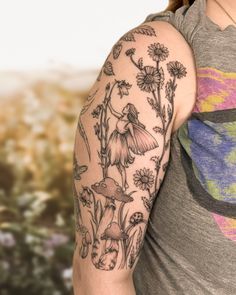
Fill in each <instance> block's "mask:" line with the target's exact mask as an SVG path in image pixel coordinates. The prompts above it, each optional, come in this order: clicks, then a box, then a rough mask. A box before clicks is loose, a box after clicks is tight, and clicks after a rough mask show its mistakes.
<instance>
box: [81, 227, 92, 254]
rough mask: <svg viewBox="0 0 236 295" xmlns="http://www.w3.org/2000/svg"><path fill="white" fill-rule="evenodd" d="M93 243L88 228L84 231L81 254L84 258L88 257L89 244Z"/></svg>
mask: <svg viewBox="0 0 236 295" xmlns="http://www.w3.org/2000/svg"><path fill="white" fill-rule="evenodd" d="M90 244H92V240H91V236H90V233H89V232H88V230H86V232H85V233H83V236H82V245H81V247H80V256H81V257H82V258H86V257H87V255H88V251H89V245H90Z"/></svg>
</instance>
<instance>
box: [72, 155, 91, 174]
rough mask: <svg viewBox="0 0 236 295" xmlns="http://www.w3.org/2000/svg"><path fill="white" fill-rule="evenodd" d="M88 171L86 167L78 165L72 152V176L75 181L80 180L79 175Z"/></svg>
mask: <svg viewBox="0 0 236 295" xmlns="http://www.w3.org/2000/svg"><path fill="white" fill-rule="evenodd" d="M87 170H88V166H86V165H79V164H78V161H77V159H76V155H75V152H74V156H73V176H74V179H76V180H81V174H82V173H84V172H86V171H87Z"/></svg>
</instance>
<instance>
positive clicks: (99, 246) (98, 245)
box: [92, 198, 115, 268]
mask: <svg viewBox="0 0 236 295" xmlns="http://www.w3.org/2000/svg"><path fill="white" fill-rule="evenodd" d="M114 211H115V203H114V201H113V200H112V199H110V198H106V204H105V210H104V213H103V216H102V218H101V221H100V223H99V224H98V228H97V232H96V236H95V239H94V243H93V248H92V262H93V264H94V265H95V267H96V268H99V260H100V257H101V255H102V254H103V253H104V251H105V243H106V241H105V240H102V239H101V235H102V234H103V232H104V231H105V229H106V228H107V225H108V224H110V223H111V222H112V220H113V217H114Z"/></svg>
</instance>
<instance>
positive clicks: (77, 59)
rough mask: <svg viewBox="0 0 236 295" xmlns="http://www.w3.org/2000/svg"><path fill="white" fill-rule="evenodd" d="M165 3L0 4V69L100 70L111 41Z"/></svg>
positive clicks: (24, 0)
mask: <svg viewBox="0 0 236 295" xmlns="http://www.w3.org/2000/svg"><path fill="white" fill-rule="evenodd" d="M167 2H168V1H167V0H145V1H137V0H119V1H111V0H100V1H98V0H0V36H1V47H0V70H28V69H38V68H44V67H47V66H53V65H55V64H62V65H63V64H64V65H70V66H73V67H76V68H78V69H83V70H84V69H97V68H99V67H100V66H101V65H102V64H103V62H104V60H105V57H106V55H107V54H108V52H109V51H110V49H111V47H112V45H113V44H114V42H116V41H117V39H118V38H119V37H120V36H121V35H122V34H123V33H125V32H126V31H127V30H129V29H131V28H132V27H134V26H136V25H138V24H139V23H141V22H143V20H144V19H145V17H146V16H147V15H148V14H150V13H153V12H157V11H161V10H163V9H164V8H165V7H166V6H167Z"/></svg>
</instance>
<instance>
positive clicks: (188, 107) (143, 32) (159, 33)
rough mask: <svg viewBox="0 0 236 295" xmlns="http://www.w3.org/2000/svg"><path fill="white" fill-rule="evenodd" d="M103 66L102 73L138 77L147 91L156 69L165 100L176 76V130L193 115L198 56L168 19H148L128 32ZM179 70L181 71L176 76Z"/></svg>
mask: <svg viewBox="0 0 236 295" xmlns="http://www.w3.org/2000/svg"><path fill="white" fill-rule="evenodd" d="M104 67H105V68H104ZM104 67H103V72H104V69H105V72H106V73H107V74H108V75H109V74H110V75H112V74H114V75H115V76H116V79H121V80H122V79H123V77H124V74H125V76H126V77H130V78H132V77H133V78H135V81H136V83H135V84H137V85H138V87H139V88H140V89H141V90H142V91H143V92H145V91H146V93H147V94H148V92H151V90H152V85H151V83H150V84H148V83H146V84H145V83H144V80H145V79H149V78H150V79H157V76H156V70H157V71H158V72H159V74H161V79H162V82H161V84H162V85H161V88H162V89H161V91H162V97H163V99H165V97H167V96H168V91H171V82H170V81H171V78H173V76H175V78H176V79H175V102H174V103H175V123H174V125H175V126H174V128H173V129H174V131H175V129H178V127H179V126H180V125H181V124H182V123H183V122H184V121H185V119H187V117H188V116H189V115H190V113H191V111H192V109H193V106H194V103H195V99H196V93H197V85H196V68H195V59H194V55H193V51H192V49H191V47H190V46H189V44H188V43H187V41H186V40H185V38H184V37H183V35H182V34H181V33H180V32H179V31H178V30H177V29H176V28H175V27H174V26H173V25H171V24H170V23H168V22H167V21H159V20H155V21H149V22H145V23H142V24H140V25H138V26H136V27H134V28H132V29H131V30H129V31H127V32H126V33H125V34H124V35H123V36H121V38H120V39H119V40H118V41H117V42H116V43H115V44H114V46H113V47H112V50H111V53H110V54H109V56H108V58H107V60H106V61H105V63H104ZM176 71H177V72H178V73H179V74H178V73H177V75H175V74H176ZM181 71H182V72H181ZM148 74H150V75H148ZM145 75H146V76H145ZM168 87H169V89H168ZM172 90H173V89H172ZM143 94H144V93H143Z"/></svg>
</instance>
